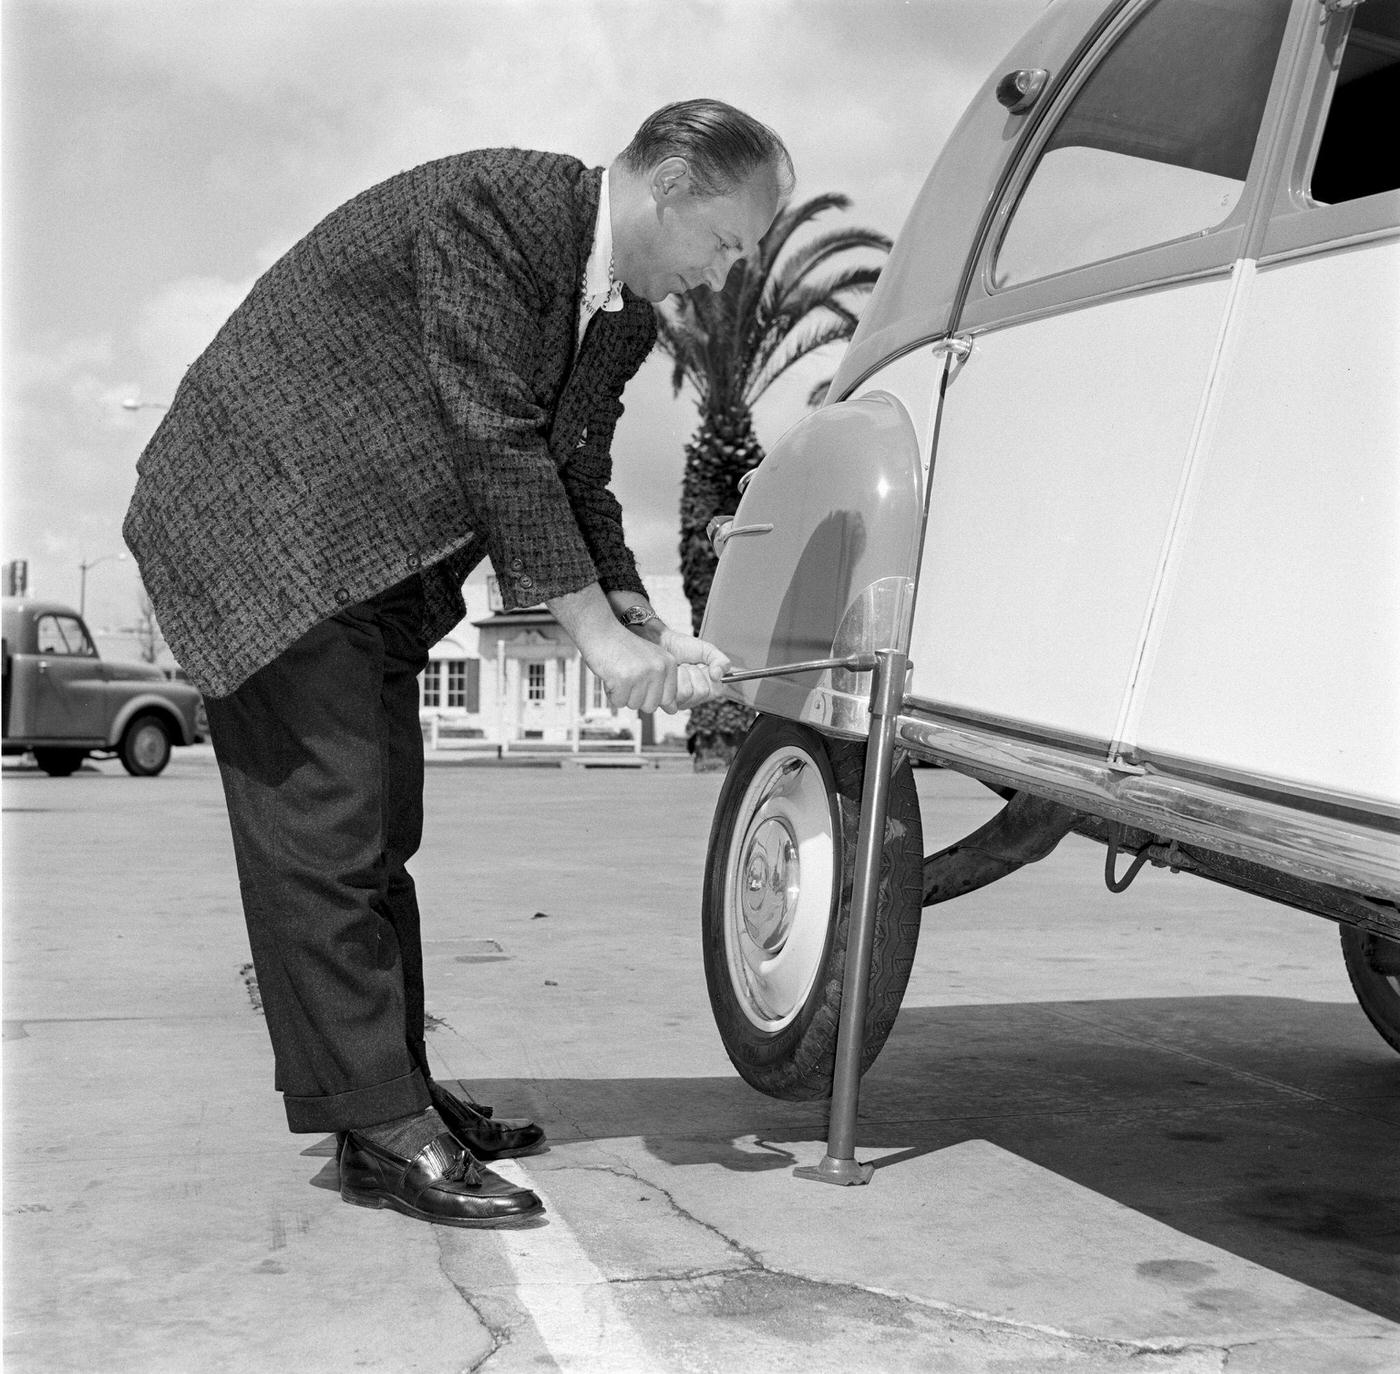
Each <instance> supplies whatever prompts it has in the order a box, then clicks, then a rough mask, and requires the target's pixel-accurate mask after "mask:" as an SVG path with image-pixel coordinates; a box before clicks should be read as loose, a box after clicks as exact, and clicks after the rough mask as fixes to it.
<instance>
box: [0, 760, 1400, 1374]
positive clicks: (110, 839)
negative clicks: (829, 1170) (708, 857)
mask: <svg viewBox="0 0 1400 1374" xmlns="http://www.w3.org/2000/svg"><path fill="white" fill-rule="evenodd" d="M918 781H919V786H920V791H921V794H922V796H923V798H924V812H925V828H926V831H927V832H928V834H927V836H926V839H927V841H928V844H927V847H928V848H929V849H933V848H935V847H937V846H938V845H940V844H942V843H945V842H946V841H947V840H949V839H952V838H954V837H956V836H957V835H959V834H962V833H965V831H966V830H968V829H970V828H972V826H973V825H975V824H976V823H977V822H978V821H979V820H980V819H981V818H982V816H983V815H985V814H988V813H989V811H990V809H991V807H992V806H993V805H994V803H993V802H992V801H990V800H984V794H983V793H982V792H981V790H980V789H979V788H977V787H976V785H975V784H971V783H969V782H967V781H965V780H963V779H960V778H957V777H956V776H954V775H950V774H946V773H941V772H938V771H935V770H921V771H920V772H919V774H918ZM428 788H429V827H428V835H427V838H426V841H425V846H424V852H423V854H422V855H421V856H420V859H419V861H418V863H417V865H416V873H417V876H418V881H419V887H420V892H421V895H422V898H423V905H424V909H425V912H426V913H427V916H426V930H425V935H426V937H427V946H426V950H427V953H426V959H427V965H428V994H429V1010H430V1013H431V1014H432V1016H433V1018H434V1026H435V1029H434V1030H433V1032H432V1034H431V1035H430V1037H429V1043H430V1052H431V1053H432V1055H433V1057H434V1062H435V1070H436V1072H437V1073H438V1075H439V1077H442V1078H444V1079H453V1078H460V1079H463V1080H464V1081H466V1082H467V1083H468V1084H469V1085H470V1086H471V1088H472V1090H473V1091H474V1092H475V1093H476V1094H477V1095H478V1096H480V1097H482V1098H483V1099H485V1100H487V1101H491V1102H493V1103H495V1104H496V1105H497V1107H498V1110H501V1111H502V1112H503V1113H505V1114H508V1115H510V1114H530V1115H534V1116H535V1117H536V1118H537V1119H539V1120H541V1121H542V1122H543V1123H544V1124H545V1125H546V1127H547V1129H548V1130H549V1132H550V1136H551V1140H552V1148H551V1150H550V1151H549V1152H548V1153H546V1154H542V1155H539V1156H535V1157H533V1158H529V1159H525V1160H521V1161H515V1162H513V1163H511V1164H509V1165H506V1166H503V1169H504V1170H505V1171H510V1172H514V1173H515V1175H516V1176H517V1177H520V1178H522V1179H527V1180H528V1181H529V1182H530V1184H531V1186H532V1187H535V1188H537V1189H538V1190H539V1191H540V1192H541V1193H542V1194H543V1195H544V1197H545V1199H546V1202H547V1204H548V1206H549V1215H548V1220H547V1221H546V1222H545V1223H543V1224H540V1225H538V1226H534V1227H530V1228H526V1229H522V1230H520V1231H513V1232H500V1233H489V1232H462V1231H454V1230H449V1229H446V1228H435V1227H426V1226H422V1225H419V1224H417V1223H413V1222H410V1221H408V1220H406V1219H404V1218H401V1217H398V1216H395V1215H392V1214H390V1213H387V1212H379V1213H370V1212H365V1211H362V1210H360V1209H357V1208H350V1207H346V1206H344V1205H343V1204H341V1203H340V1201H339V1199H338V1198H337V1196H336V1195H335V1192H334V1188H335V1166H334V1161H333V1159H332V1157H331V1142H330V1141H329V1140H327V1139H320V1138H314V1137H292V1136H290V1135H288V1134H287V1133H286V1131H285V1127H284V1123H283V1119H282V1114H281V1108H280V1104H279V1102H278V1100H277V1099H276V1097H275V1096H274V1095H273V1093H272V1091H271V1055H270V1051H269V1050H268V1047H267V1043H266V1035H265V1031H264V1028H263V1025H262V1021H261V1018H260V1016H259V1015H258V1014H257V1012H256V1010H255V1008H254V1005H253V1002H252V1000H251V998H250V990H249V988H248V986H247V984H246V982H245V979H244V977H243V976H242V973H241V969H242V966H243V965H244V964H246V962H247V957H248V956H247V944H246V939H245V937H244V934H243V931H242V925H241V918H240V916H239V912H238V905H237V893H236V884H235V882H234V878H233V873H232V857H231V853H230V850H229V845H228V840H227V835H226V830H225V821H224V817H223V811H222V803H221V798H220V796H219V791H218V784H217V777H216V774H215V770H214V768H213V765H212V761H211V760H210V758H209V757H208V752H207V750H186V751H180V752H179V753H177V756H176V761H175V762H174V763H173V764H172V765H171V767H170V769H169V770H168V772H167V774H166V775H165V776H163V777H162V778H159V779H156V780H136V779H130V778H128V777H127V776H126V775H125V774H124V773H123V772H122V771H121V770H120V768H119V767H118V766H117V765H115V764H111V763H104V764H99V765H93V766H90V767H88V768H87V769H85V770H83V772H81V773H80V774H78V775H77V776H75V777H74V778H71V779H49V778H46V777H43V776H42V775H40V774H37V773H34V772H32V771H31V770H22V769H15V768H12V767H8V766H7V767H6V769H5V775H4V805H5V811H6V816H5V837H4V838H5V871H4V898H5V931H4V933H5V987H4V992H5V1027H6V1044H5V1104H4V1105H5V1121H6V1138H5V1147H6V1149H5V1191H4V1211H5V1230H4V1250H5V1308H6V1332H5V1358H6V1364H7V1367H8V1368H9V1369H11V1370H16V1371H45V1372H47V1371H69V1370H71V1371H79V1370H81V1371H93V1370H97V1371H107V1370H111V1371H172V1374H174V1372H176V1371H179V1372H180V1374H184V1372H185V1371H194V1370H198V1371H201V1374H204V1372H205V1371H223V1370H228V1371H243V1370H253V1369H257V1370H265V1369H289V1370H298V1371H301V1370H305V1371H320V1370H331V1369H336V1370H339V1369H345V1368H359V1369H365V1370H372V1371H379V1370H383V1371H399V1370H403V1371H418V1370H422V1371H457V1370H474V1369H480V1370H483V1371H487V1374H516V1372H517V1371H525V1370H538V1369H548V1368H559V1369H564V1370H569V1371H573V1370H600V1371H621V1372H622V1374H630V1372H631V1371H637V1374H651V1372H652V1371H655V1372H656V1374H667V1372H669V1371H677V1372H678V1374H690V1371H710V1370H716V1371H717V1370H722V1369H723V1370H729V1369H733V1368H763V1369H765V1370H768V1371H787V1370H792V1371H823V1370H838V1369H839V1370H856V1371H861V1370H868V1371H872V1372H874V1371H900V1370H929V1369H937V1370H940V1371H942V1370H948V1371H982V1370H1014V1371H1023V1370H1025V1371H1038V1370H1050V1369H1055V1370H1061V1369H1075V1370H1086V1371H1119V1370H1123V1371H1127V1370H1133V1371H1158V1370H1171V1371H1188V1372H1189V1374H1195V1372H1196V1371H1206V1370H1210V1371H1216V1370H1224V1369H1226V1368H1228V1369H1229V1370H1230V1371H1232V1372H1234V1371H1239V1370H1245V1371H1249V1374H1256V1372H1257V1374H1266V1372H1267V1374H1294V1372H1295V1371H1298V1372H1302V1371H1308V1372H1309V1374H1311V1372H1312V1371H1317V1372H1318V1374H1323V1372H1325V1374H1333V1372H1334V1371H1336V1372H1338V1374H1346V1372H1347V1371H1377V1372H1378V1371H1395V1370H1400V1326H1397V1325H1396V1322H1397V1319H1400V1264H1398V1263H1397V1252H1400V1227H1397V1213H1400V1160H1398V1159H1397V1154H1396V1151H1395V1146H1394V1142H1395V1135H1396V1130H1395V1127H1396V1122H1397V1121H1400V1057H1397V1056H1396V1055H1394V1054H1393V1053H1392V1052H1391V1051H1390V1050H1389V1049H1388V1048H1387V1047H1386V1046H1385V1045H1384V1044H1383V1042H1381V1040H1380V1039H1379V1037H1377V1036H1376V1035H1375V1033H1374V1032H1373V1031H1372V1030H1371V1029H1370V1027H1369V1025H1368V1024H1367V1023H1366V1021H1365V1019H1364V1017H1363V1016H1362V1014H1361V1012H1360V1011H1359V1009H1357V1008H1356V1006H1355V1004H1354V1002H1353V1001H1352V999H1351V995H1350V990H1349V988H1348V987H1347V984H1346V978H1345V974H1344V972H1343V970H1342V967H1341V961H1340V957H1339V954H1338V952H1337V948H1336V936H1335V932H1334V930H1333V929H1332V928H1331V927H1330V926H1329V925H1328V924H1326V923H1324V922H1322V921H1320V920H1317V919H1315V918H1311V917H1306V916H1303V915H1301V914H1299V913H1294V912H1290V911H1286V910H1284V909H1282V908H1276V907H1273V906H1271V905H1269V904H1266V903H1263V902H1260V901H1257V900H1254V899H1250V898H1246V897H1243V896H1238V895H1236V894H1232V893H1229V892H1227V891H1225V890H1223V889H1217V888H1214V887H1212V886H1211V885H1209V884H1206V883H1203V882H1200V881H1198V880H1192V879H1188V878H1185V877H1176V878H1172V877H1170V876H1168V875H1166V874H1162V873H1155V872H1151V871H1149V872H1147V873H1144V874H1143V875H1142V877H1141V878H1140V879H1139V880H1138V883H1137V884H1136V885H1135V886H1134V888H1133V889H1131V890H1130V892H1129V893H1128V894H1126V895H1125V896H1122V897H1116V898H1115V897H1112V896H1110V895H1109V894H1108V893H1107V892H1105V891H1104V890H1103V888H1102V885H1101V883H1100V882H1099V880H1098V877H1097V872H1098V869H1099V868H1100V867H1101V863H1102V855H1101V851H1096V850H1095V849H1094V848H1093V847H1092V846H1089V845H1087V844H1083V843H1081V842H1078V841H1067V842H1066V844H1065V845H1063V846H1061V849H1060V850H1059V851H1057V852H1056V854H1055V855H1053V856H1052V857H1051V858H1050V859H1049V860H1047V861H1046V862H1044V863H1043V864H1040V865H1038V866H1036V867H1035V868H1033V869H1030V870H1026V871H1025V872H1024V873H1022V874H1020V875H1017V876H1016V877H1015V878H1012V879H1010V880H1008V881H1007V882H1005V883H1003V884H999V885H997V886H994V887H992V888H990V889H987V890H985V891H984V892H981V893H976V894H972V895H971V896H969V897H966V898H962V899H960V900H958V901H957V902H954V903H951V904H948V905H945V906H942V907H939V908H935V909H932V910H931V911H930V912H928V913H926V917H925V933H924V937H923V940H922V942H921V946H920V954H919V960H918V964H917V966H916V969H915V973H914V977H913V980H912V981H911V985H910V991H909V995H908V997H907V998H906V1003H905V1009H904V1011H903V1013H902V1014H901V1017H900V1021H899V1023H898V1025H897V1026H896V1028H895V1032H894V1035H893V1036H892V1038H891V1041H890V1044H889V1045H888V1047H887V1048H886V1050H885V1052H884V1054H883V1055H882V1056H881V1058H880V1060H879V1061H878V1062H877V1063H876V1065H875V1067H874V1069H873V1070H872V1071H871V1073H870V1074H869V1075H868V1076H867V1079H866V1082H865V1085H864V1087H863V1093H862V1113H861V1125H860V1130H859V1134H858V1149H857V1154H858V1155H859V1157H861V1158H862V1159H867V1160H873V1161H874V1162H875V1163H876V1164H877V1170H876V1174H875V1179H874V1182H873V1183H872V1184H871V1185H870V1186H869V1187H867V1188H854V1189H843V1188H832V1187H824V1186H821V1185H818V1184H812V1183H806V1182H801V1181H798V1180H795V1179H794V1178H793V1177H792V1172H791V1170H792V1166H793V1165H794V1164H810V1163H815V1162H816V1161H817V1160H818V1159H820V1157H821V1155H822V1153H823V1148H824V1145H823V1142H824V1136H825V1118H824V1112H823V1108H822V1106H821V1104H789V1103H779V1102H774V1101H770V1100H769V1099H767V1098H764V1097H762V1096H761V1095H759V1094H757V1093H755V1092H753V1091H752V1090H751V1089H749V1088H748V1087H747V1086H746V1085H745V1084H743V1083H742V1082H741V1081H740V1080H739V1079H738V1078H737V1076H736V1075H735V1074H734V1073H733V1071H732V1069H731V1068H730V1066H729V1064H728V1061H727V1059H726V1058H725V1056H724V1053H723V1050H722V1047H721V1046H720V1044H719V1041H718V1037H717V1035H716V1033H715V1031H714V1028H713V1024H712V1022H711V1020H710V1014H709V1009H708V1005H707V1003H706V998H705V991H704V984H703V976H702V974H701V970H700V956H699V939H698V930H697V925H698V922H697V918H696V910H697V894H698V891H699V880H700V873H701V868H702V864H703V857H704V845H705V837H706V832H707V830H708V826H709V817H710V813H711V810H712V808H713V804H714V800H715V797H716V795H717V793H718V789H719V779H718V778H715V777H713V776H700V777H697V776H695V775H693V774H691V773H690V772H689V771H688V770H687V769H686V768H685V767H684V764H683V762H681V761H679V760H676V761H668V762H667V763H665V764H663V766H662V767H660V768H658V769H655V770H653V769H647V770H642V771H628V772H593V771H583V770H560V769H536V768H530V769H526V768H495V767H485V766H480V765H457V764H444V765H443V766H435V767H433V768H431V769H430V770H429V781H428Z"/></svg>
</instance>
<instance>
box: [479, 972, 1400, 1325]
mask: <svg viewBox="0 0 1400 1374" xmlns="http://www.w3.org/2000/svg"><path fill="white" fill-rule="evenodd" d="M471 1089H472V1091H473V1092H474V1093H476V1094H477V1095H478V1096H479V1097H481V1098H483V1099H484V1100H486V1101H494V1102H497V1103H499V1104H500V1107H501V1109H502V1110H505V1111H507V1113H508V1114H512V1115H514V1114H520V1113H522V1112H528V1113H531V1114H533V1115H535V1116H536V1118H537V1119H538V1120H540V1121H541V1122H542V1123H544V1124H545V1125H546V1127H547V1129H550V1131H551V1136H552V1137H553V1139H554V1140H555V1141H556V1143H559V1144H563V1143H566V1142H567V1141H568V1140H569V1139H593V1140H605V1139H607V1138H609V1137H629V1136H640V1137H642V1138H643V1140H644V1143H645V1145H646V1147H647V1149H648V1150H649V1152H650V1153H651V1154H652V1155H653V1156H655V1157H656V1158H657V1159H658V1160H660V1161H662V1162H664V1163H665V1164H667V1165H670V1166H673V1167H677V1168H685V1167H687V1166H693V1165H719V1166H720V1167H722V1168H724V1169H728V1170H733V1171H739V1172H760V1171H768V1170H773V1169H787V1168H791V1166H792V1164H793V1163H794V1156H793V1154H792V1153H791V1152H790V1151H789V1150H788V1149H787V1148H785V1146H786V1145H789V1144H795V1143H800V1142H818V1143H820V1142H824V1141H825V1138H826V1127H827V1122H826V1104H825V1103H820V1102H818V1103H785V1102H776V1101H773V1100H770V1099H768V1098H766V1097H764V1096H763V1095H761V1094H760V1093H758V1092H756V1091H755V1090H753V1089H752V1088H750V1087H748V1086H747V1085H746V1084H745V1083H743V1082H742V1081H741V1080H740V1079H738V1078H737V1076H736V1077H735V1078H733V1079H722V1078H697V1079H689V1078H657V1079H617V1080H586V1079H553V1080H545V1079H540V1080H502V1081H497V1082H494V1083H493V1082H482V1081H479V1080H473V1081H472V1084H471ZM565 1123H569V1124H568V1125H566V1124H565ZM1397 1123H1400V1057H1398V1056H1396V1055H1394V1054H1393V1053H1392V1052H1391V1051H1390V1050H1389V1049H1388V1047H1387V1046H1386V1045H1385V1044H1384V1043H1383V1042H1382V1041H1381V1040H1380V1039H1379V1038H1378V1037H1376V1036H1375V1035H1374V1033H1373V1032H1372V1031H1371V1030H1370V1027H1369V1026H1368V1025H1367V1024H1366V1022H1365V1020H1364V1018H1363V1017H1362V1014H1361V1012H1360V1011H1359V1010H1358V1009H1357V1008H1356V1007H1355V1006H1352V1005H1347V1004H1341V1003H1318V1002H1302V1001H1297V1000H1291V999H1283V998H1271V997H1259V998H1253V997H1238V996H1234V997H1213V998H1157V999H1140V1000H1125V1001H1085V1002H1057V1003H1029V1004H1028V1003H1022V1004H998V1005H983V1006H958V1007H940V1008H908V1009H906V1010H905V1011H903V1012H902V1013H901V1015H900V1019H899V1022H898V1024H897V1025H896V1027H895V1031H894V1034H893V1035H892V1036H891V1039H890V1042H889V1044H888V1045H887V1046H886V1048H885V1051H884V1052H883V1054H882V1055H881V1057H880V1058H879V1060H877V1061H876V1064H875V1065H874V1067H873V1068H872V1070H871V1071H870V1073H869V1074H867V1075H866V1079H865V1081H864V1083H863V1085H862V1092H861V1111H860V1121H859V1127H858V1131H857V1157H858V1158H860V1159H862V1160H871V1161H873V1162H874V1163H876V1165H877V1168H878V1173H877V1175H876V1177H875V1180H874V1182H873V1183H872V1185H871V1186H872V1187H877V1188H898V1187H900V1186H901V1182H900V1177H901V1169H900V1166H901V1164H903V1163H905V1162H907V1161H909V1160H911V1159H914V1158H917V1157H919V1156H921V1155H924V1154H927V1153H929V1152H930V1151H934V1150H940V1149H943V1148H946V1147H947V1146H950V1145H954V1144H957V1143H959V1142H961V1141H966V1140H973V1139H981V1140H987V1141H990V1142H992V1143H993V1144H995V1145H997V1146H999V1147H1001V1148H1002V1149H1005V1150H1008V1151H1010V1152H1012V1153H1014V1154H1016V1155H1018V1156H1020V1157H1021V1158H1023V1159H1026V1160H1028V1161H1030V1162H1032V1163H1034V1164H1037V1165H1039V1166H1041V1167H1043V1168H1045V1169H1049V1170H1051V1171H1053V1172H1054V1173H1056V1174H1059V1175H1061V1176H1062V1177H1064V1178H1067V1179H1070V1180H1071V1181H1073V1182H1075V1183H1077V1184H1079V1185H1081V1186H1082V1187H1084V1188H1088V1189H1091V1190H1093V1191H1094V1192H1096V1193H1099V1194H1102V1195H1104V1196H1106V1197H1109V1198H1112V1199H1113V1200H1115V1201H1117V1202H1119V1203H1121V1204H1123V1205H1125V1206H1127V1207H1130V1208H1133V1209H1134V1210H1135V1211H1138V1212H1141V1213H1142V1214H1144V1215H1146V1216H1149V1217H1152V1218H1154V1219H1155V1220H1157V1221H1160V1222H1162V1223H1164V1224H1165V1225H1167V1226H1170V1227H1173V1228H1175V1229H1177V1230H1179V1231H1182V1232H1185V1233H1186V1234H1188V1235H1191V1236H1194V1237H1197V1238H1198V1239H1200V1240H1203V1241H1206V1242H1208V1243H1209V1244H1212V1245H1215V1246H1218V1247H1220V1248H1221V1249H1223V1250H1227V1251H1229V1252H1231V1253H1233V1254H1235V1255H1238V1256H1241V1257H1242V1258H1245V1259H1247V1260H1250V1261H1252V1262H1253V1263H1256V1264H1260V1265H1263V1266H1265V1267H1266V1268H1269V1269H1273V1270H1275V1271H1277V1272H1279V1273H1282V1274H1284V1275H1287V1276H1288V1277H1290V1278H1292V1279H1295V1280H1297V1281H1299V1282H1302V1283H1305V1284H1308V1285H1310V1286H1312V1287H1314V1288H1318V1289H1321V1290H1322V1291H1324V1292H1327V1293H1331V1294H1333V1295H1335V1296H1336V1297H1339V1298H1342V1299H1344V1300H1346V1301H1348V1302H1351V1303H1355V1304H1356V1305H1358V1306H1360V1307H1364V1308H1367V1309H1369V1310H1370V1311H1372V1312H1375V1313H1378V1314H1380V1315H1382V1316H1384V1317H1387V1318H1389V1319H1391V1320H1400V1151H1397V1150H1396V1145H1395V1140H1396V1126H1397ZM773 1142H779V1143H773ZM793 1186H794V1187H802V1186H806V1185H804V1184H801V1183H798V1182H796V1181H795V1182H794V1185H793Z"/></svg>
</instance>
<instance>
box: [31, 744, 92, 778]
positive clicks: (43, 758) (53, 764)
mask: <svg viewBox="0 0 1400 1374" xmlns="http://www.w3.org/2000/svg"><path fill="white" fill-rule="evenodd" d="M85 758H87V750H86V749H36V750H35V751H34V762H35V763H37V764H38V765H39V767H40V768H42V769H43V770H44V772H46V773H47V774H48V775H49V777H51V778H66V777H69V776H71V775H72V774H74V773H76V772H77V771H78V769H79V768H81V767H82V766H83V760H84V759H85Z"/></svg>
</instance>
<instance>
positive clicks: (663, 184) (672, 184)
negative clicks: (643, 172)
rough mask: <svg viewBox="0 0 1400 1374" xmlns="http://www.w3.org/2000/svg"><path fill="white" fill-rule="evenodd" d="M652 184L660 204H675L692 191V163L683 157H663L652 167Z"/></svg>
mask: <svg viewBox="0 0 1400 1374" xmlns="http://www.w3.org/2000/svg"><path fill="white" fill-rule="evenodd" d="M650 186H651V195H652V199H653V200H654V201H656V203H657V204H658V205H668V204H673V203H674V202H675V201H677V200H679V199H680V198H681V197H682V196H684V195H686V194H687V193H688V192H689V191H690V164H689V163H688V162H687V161H686V160H685V159H684V158H683V157H668V158H663V159H662V160H661V161H660V162H658V163H657V164H656V166H655V167H653V168H652V169H651V178H650Z"/></svg>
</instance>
